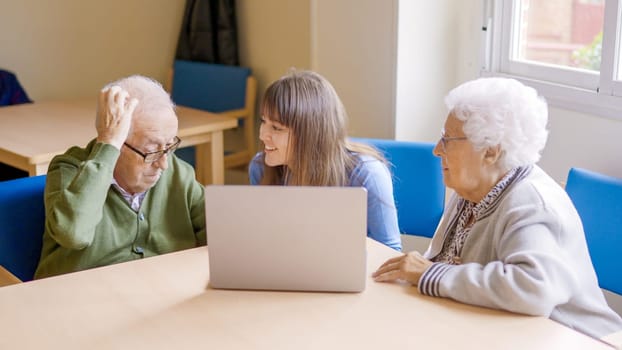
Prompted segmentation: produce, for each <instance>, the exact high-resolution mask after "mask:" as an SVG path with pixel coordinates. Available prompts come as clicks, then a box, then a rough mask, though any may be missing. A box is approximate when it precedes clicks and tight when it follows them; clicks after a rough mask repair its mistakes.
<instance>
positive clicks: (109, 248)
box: [35, 140, 206, 278]
mask: <svg viewBox="0 0 622 350" xmlns="http://www.w3.org/2000/svg"><path fill="white" fill-rule="evenodd" d="M118 158H119V150H118V149H116V148H115V147H113V146H111V145H108V144H103V143H96V142H95V140H93V141H91V142H90V143H89V144H88V145H87V146H86V148H79V147H72V148H70V149H69V150H68V151H67V152H66V153H65V154H63V155H59V156H56V157H54V159H52V162H51V163H50V166H49V169H48V174H47V180H46V181H47V182H46V186H45V212H46V219H45V232H44V234H43V249H42V251H41V260H40V261H39V266H38V267H37V271H36V273H35V278H41V277H47V276H53V275H58V274H63V273H67V272H73V271H79V270H84V269H89V268H93V267H98V266H104V265H109V264H114V263H119V262H124V261H129V260H134V259H139V258H142V257H149V256H153V255H157V254H163V253H169V252H173V251H177V250H181V249H187V248H193V247H197V246H199V245H205V244H206V235H205V202H204V188H203V186H202V185H201V184H199V183H198V182H197V181H196V180H195V175H194V170H193V169H192V167H191V166H190V165H188V164H187V163H185V162H183V161H181V160H179V159H178V158H177V157H176V156H169V157H168V162H169V168H168V169H166V170H165V171H164V172H163V173H162V176H161V177H160V179H159V180H158V182H157V183H156V185H155V186H153V187H152V188H151V189H149V190H148V192H147V194H146V195H145V198H144V200H143V202H142V205H141V207H140V210H139V212H138V213H137V212H135V211H133V210H132V208H131V207H130V205H129V203H128V202H127V201H126V200H125V199H124V198H123V197H122V196H121V194H119V193H118V192H117V191H116V190H115V189H114V188H113V187H112V186H111V182H112V177H113V170H114V167H115V164H116V161H117V159H118Z"/></svg>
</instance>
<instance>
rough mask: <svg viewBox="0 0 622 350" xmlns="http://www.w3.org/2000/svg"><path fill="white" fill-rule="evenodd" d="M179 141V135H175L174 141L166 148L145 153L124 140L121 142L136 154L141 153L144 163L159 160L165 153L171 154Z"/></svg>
mask: <svg viewBox="0 0 622 350" xmlns="http://www.w3.org/2000/svg"><path fill="white" fill-rule="evenodd" d="M180 143H181V139H180V138H179V137H177V136H175V141H174V142H173V144H172V145H170V146H169V147H167V148H165V149H163V150H161V151H155V152H147V153H143V152H141V151H139V150H138V149H136V148H134V147H132V146H131V145H130V144H128V143H127V142H124V143H123V144H124V145H126V146H127V148H129V149H131V150H132V151H134V152H136V154H139V155H141V156H142V157H143V159H144V160H145V163H153V162H157V161H158V160H160V158H162V157H164V155H165V154H167V155H168V154H172V153H173V152H175V150H176V149H177V147H179V144H180Z"/></svg>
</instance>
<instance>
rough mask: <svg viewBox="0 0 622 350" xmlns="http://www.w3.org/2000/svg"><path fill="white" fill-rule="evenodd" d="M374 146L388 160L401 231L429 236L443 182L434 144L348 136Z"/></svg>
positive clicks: (440, 212)
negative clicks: (434, 152) (433, 151)
mask: <svg viewBox="0 0 622 350" xmlns="http://www.w3.org/2000/svg"><path fill="white" fill-rule="evenodd" d="M351 140H352V141H354V142H360V143H366V144H368V145H371V146H374V147H375V148H376V149H378V150H379V151H380V152H382V153H383V155H384V156H385V158H386V159H387V161H389V163H390V169H391V172H392V175H393V196H394V197H395V205H396V207H397V215H398V223H399V227H400V231H401V232H402V233H405V234H410V235H415V236H423V237H432V236H433V235H434V232H435V231H436V227H437V226H438V223H439V221H440V219H441V216H442V215H443V210H444V205H445V184H444V183H443V174H442V173H441V163H440V158H438V157H436V156H434V154H433V153H432V150H433V149H434V146H435V145H434V144H433V143H426V142H410V141H396V140H384V139H369V138H351Z"/></svg>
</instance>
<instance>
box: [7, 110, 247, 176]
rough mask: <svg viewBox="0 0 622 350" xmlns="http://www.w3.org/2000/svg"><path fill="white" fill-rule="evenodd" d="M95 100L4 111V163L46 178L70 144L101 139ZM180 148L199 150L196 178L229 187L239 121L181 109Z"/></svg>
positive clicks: (179, 115) (179, 114) (82, 143)
mask: <svg viewBox="0 0 622 350" xmlns="http://www.w3.org/2000/svg"><path fill="white" fill-rule="evenodd" d="M95 111H96V99H95V98H93V99H89V100H85V99H82V100H67V101H44V102H36V103H31V104H22V105H15V106H8V107H2V108H0V162H3V163H6V164H9V165H11V166H14V167H16V168H18V169H22V170H25V171H27V172H28V174H29V175H30V176H33V175H40V174H45V173H46V172H47V168H48V165H49V164H50V161H51V160H52V158H53V157H54V156H55V155H57V154H61V153H64V152H65V151H66V150H67V149H68V148H69V147H71V146H76V145H77V146H86V144H87V143H88V142H89V141H90V140H91V139H93V138H95V137H96V136H97V133H96V131H95ZM177 116H178V117H179V132H178V136H179V137H180V138H181V139H182V144H181V147H186V146H193V145H195V146H196V147H197V153H196V154H197V156H196V157H197V159H196V173H197V180H199V182H201V183H203V184H210V183H215V184H222V183H224V160H223V157H224V154H223V152H224V150H223V131H224V130H226V129H232V128H235V127H237V119H235V118H232V117H229V116H226V115H220V114H214V113H209V112H205V111H201V110H197V109H192V108H187V107H181V106H178V107H177Z"/></svg>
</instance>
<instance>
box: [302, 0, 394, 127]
mask: <svg viewBox="0 0 622 350" xmlns="http://www.w3.org/2000/svg"><path fill="white" fill-rule="evenodd" d="M311 3H312V12H311V13H312V25H311V28H312V43H313V51H312V53H311V54H312V68H313V69H314V70H317V71H318V72H319V73H320V74H322V75H324V76H325V77H326V78H327V79H328V80H329V81H330V82H331V83H332V84H333V85H334V87H335V89H336V90H337V92H338V94H339V96H340V97H341V99H342V101H343V103H344V105H345V107H346V110H347V112H348V116H349V120H350V127H349V131H350V134H351V135H352V136H371V137H379V138H392V137H393V135H394V133H395V118H394V115H395V86H396V79H395V70H396V69H395V67H396V40H397V39H396V33H397V4H398V0H338V1H335V0H312V1H311Z"/></svg>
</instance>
